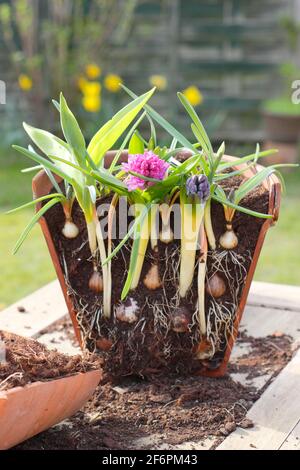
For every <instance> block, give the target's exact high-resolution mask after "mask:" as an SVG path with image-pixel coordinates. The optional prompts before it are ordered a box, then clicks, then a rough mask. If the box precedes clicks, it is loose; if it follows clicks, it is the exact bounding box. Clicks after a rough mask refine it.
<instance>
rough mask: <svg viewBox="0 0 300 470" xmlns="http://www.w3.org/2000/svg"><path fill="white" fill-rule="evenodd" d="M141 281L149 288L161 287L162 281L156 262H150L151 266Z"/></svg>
mask: <svg viewBox="0 0 300 470" xmlns="http://www.w3.org/2000/svg"><path fill="white" fill-rule="evenodd" d="M143 283H144V285H145V286H146V287H147V289H150V290H155V289H158V288H159V287H161V285H162V282H161V279H160V276H159V271H158V265H157V264H152V266H151V268H150V269H149V271H148V272H147V274H146V276H145V277H144V280H143Z"/></svg>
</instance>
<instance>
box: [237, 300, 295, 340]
mask: <svg viewBox="0 0 300 470" xmlns="http://www.w3.org/2000/svg"><path fill="white" fill-rule="evenodd" d="M257 304H258V305H257V306H255V305H247V306H246V309H245V312H244V315H243V318H242V321H241V325H240V327H241V328H242V329H245V330H247V334H248V335H249V336H254V338H259V337H264V336H269V335H272V334H273V333H275V332H276V331H281V332H282V333H284V334H286V335H290V336H291V337H292V338H293V340H294V341H298V340H300V315H299V313H298V312H297V311H295V310H282V309H278V308H277V307H276V308H274V307H262V306H260V305H259V303H258V302H257Z"/></svg>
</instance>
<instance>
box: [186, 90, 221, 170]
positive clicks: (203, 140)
mask: <svg viewBox="0 0 300 470" xmlns="http://www.w3.org/2000/svg"><path fill="white" fill-rule="evenodd" d="M177 96H178V98H179V100H180V101H181V103H182V105H183V106H184V108H185V110H186V111H187V113H188V115H189V116H190V118H191V119H192V121H193V123H194V126H195V127H196V129H197V131H198V132H197V134H198V136H199V138H198V139H199V142H200V144H201V146H202V148H204V150H205V151H206V153H207V157H208V159H209V161H210V164H211V166H212V164H213V155H214V152H213V148H212V145H211V142H210V140H209V137H208V135H207V133H206V130H205V129H204V126H203V124H202V122H201V121H200V119H199V116H198V114H197V113H196V111H195V110H194V108H193V106H192V105H191V104H190V102H189V101H188V99H187V98H186V97H185V96H184V95H183V94H182V93H180V92H178V93H177ZM194 126H193V127H192V129H193V128H194ZM196 137H197V136H196Z"/></svg>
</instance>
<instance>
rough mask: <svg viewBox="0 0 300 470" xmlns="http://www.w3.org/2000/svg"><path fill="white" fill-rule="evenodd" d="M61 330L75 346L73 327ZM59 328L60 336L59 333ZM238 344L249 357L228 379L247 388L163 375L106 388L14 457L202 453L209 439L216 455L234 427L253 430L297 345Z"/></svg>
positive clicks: (273, 340) (278, 338)
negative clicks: (80, 452)
mask: <svg viewBox="0 0 300 470" xmlns="http://www.w3.org/2000/svg"><path fill="white" fill-rule="evenodd" d="M60 323H63V327H64V329H66V330H68V331H69V332H68V333H67V335H68V336H70V338H71V336H72V330H71V328H72V327H71V324H70V322H69V321H68V320H63V321H62V322H60ZM53 328H55V329H56V330H57V329H58V330H59V325H58V324H56V325H55V326H53ZM238 343H240V344H241V345H243V346H245V345H246V344H247V346H248V352H247V353H246V354H244V355H240V356H239V357H238V358H237V359H236V360H234V361H232V363H231V364H230V367H229V372H230V374H235V373H237V372H239V373H242V374H244V375H245V376H246V380H248V379H249V384H248V385H242V384H240V383H239V382H238V381H236V380H234V378H233V377H234V375H232V377H230V376H229V375H227V376H225V377H224V378H221V379H219V378H218V379H216V378H208V377H178V376H174V375H172V374H169V375H163V374H161V375H154V376H153V377H152V378H151V380H142V379H141V378H139V377H136V376H135V377H134V376H131V377H127V378H122V379H119V380H116V381H114V382H106V383H105V384H103V385H101V386H99V387H98V389H97V390H96V392H95V394H94V396H93V398H92V400H90V402H89V403H87V404H86V406H85V407H84V408H83V409H82V410H81V411H80V412H78V413H77V414H76V415H75V416H73V417H72V418H71V419H69V420H67V421H66V422H64V423H62V424H60V425H57V426H55V427H54V428H52V429H50V430H48V431H46V432H44V433H42V434H40V435H39V436H36V437H34V438H32V439H30V440H28V441H27V442H25V443H23V444H20V445H19V446H17V447H16V449H104V450H117V449H138V448H145V449H157V448H159V447H160V446H161V445H163V446H164V448H168V447H169V446H176V445H182V444H183V443H186V442H192V443H198V444H197V447H198V448H199V446H201V445H202V444H200V443H199V442H202V443H203V445H204V441H205V439H209V441H208V444H207V445H208V446H209V447H211V446H213V447H216V446H217V445H218V444H219V443H220V442H221V441H222V440H223V439H224V438H225V437H226V436H227V435H229V434H230V433H231V432H233V431H234V430H235V429H236V427H238V426H239V427H242V428H249V427H252V426H253V423H252V422H251V421H250V420H249V419H248V418H247V417H246V413H247V411H248V410H249V409H250V408H251V407H252V405H253V404H254V403H255V401H256V400H257V399H258V398H259V396H260V395H261V393H262V392H263V390H264V389H265V387H266V386H267V385H268V384H269V383H270V381H271V380H273V378H274V377H275V376H276V375H277V374H278V373H279V371H280V370H281V369H282V368H283V367H284V366H285V365H286V364H287V362H289V360H290V359H291V356H292V354H293V350H292V340H291V338H290V337H289V336H286V335H283V334H282V333H280V332H275V333H274V334H273V335H272V336H268V337H267V338H253V337H251V336H248V335H247V334H246V333H243V334H242V335H241V338H240V339H239V340H238ZM266 374H268V377H269V379H268V380H267V381H266V384H265V386H264V387H262V388H260V389H259V390H258V389H257V388H256V387H255V381H254V382H252V379H253V378H254V377H260V376H265V375H266ZM250 379H251V380H250ZM191 445H192V446H193V444H191ZM194 445H195V444H194ZM197 447H196V448H197ZM182 448H187V447H186V446H185V445H183V447H182ZM192 448H193V447H192Z"/></svg>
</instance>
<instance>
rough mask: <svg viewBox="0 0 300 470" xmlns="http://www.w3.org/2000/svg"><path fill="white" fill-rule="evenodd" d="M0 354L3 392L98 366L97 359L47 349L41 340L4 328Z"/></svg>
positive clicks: (0, 383)
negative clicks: (28, 337)
mask: <svg viewBox="0 0 300 470" xmlns="http://www.w3.org/2000/svg"><path fill="white" fill-rule="evenodd" d="M0 354H1V355H0V359H1V360H0V391H5V390H9V389H11V388H13V387H23V386H25V385H27V384H30V383H33V382H37V381H42V382H45V381H48V380H51V379H58V378H61V377H66V376H70V375H73V374H75V373H76V372H87V371H88V370H92V369H96V368H98V367H99V360H96V358H92V357H88V358H87V359H86V360H85V359H83V358H82V356H81V355H77V356H67V355H65V354H62V353H59V352H57V351H52V350H49V349H47V348H46V347H45V346H44V345H42V344H40V343H39V342H38V341H35V340H32V339H27V338H23V337H22V336H18V335H15V334H12V333H8V332H5V331H0ZM0 422H1V416H0Z"/></svg>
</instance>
